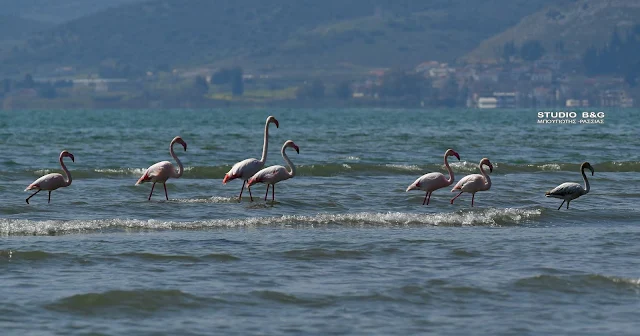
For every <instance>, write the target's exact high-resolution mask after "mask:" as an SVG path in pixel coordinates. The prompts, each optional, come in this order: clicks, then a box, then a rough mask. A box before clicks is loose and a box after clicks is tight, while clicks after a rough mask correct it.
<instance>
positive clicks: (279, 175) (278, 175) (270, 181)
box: [249, 140, 300, 201]
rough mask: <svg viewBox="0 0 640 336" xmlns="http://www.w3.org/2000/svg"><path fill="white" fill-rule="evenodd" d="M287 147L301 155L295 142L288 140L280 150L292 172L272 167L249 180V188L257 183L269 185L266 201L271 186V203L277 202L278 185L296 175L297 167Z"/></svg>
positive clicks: (280, 167) (283, 168)
mask: <svg viewBox="0 0 640 336" xmlns="http://www.w3.org/2000/svg"><path fill="white" fill-rule="evenodd" d="M287 147H291V148H293V149H295V150H296V152H297V153H298V154H300V148H299V147H298V146H297V145H296V144H295V143H293V141H291V140H287V141H286V142H285V143H284V145H282V149H281V150H280V153H282V157H283V158H284V161H285V162H286V163H287V164H288V165H289V168H291V172H289V171H287V168H285V167H284V166H271V167H267V168H264V169H262V170H260V171H259V172H257V173H256V174H255V175H253V176H252V177H251V178H250V179H249V186H252V185H254V184H256V183H265V184H266V185H267V192H266V193H265V194H264V200H265V201H266V200H267V194H269V186H271V187H272V188H271V201H275V198H276V196H275V192H276V183H278V182H280V181H284V180H288V179H290V178H292V177H294V176H295V175H296V167H295V166H294V165H293V163H292V162H291V160H289V157H288V156H287V154H286V153H285V152H284V150H285V149H286V148H287Z"/></svg>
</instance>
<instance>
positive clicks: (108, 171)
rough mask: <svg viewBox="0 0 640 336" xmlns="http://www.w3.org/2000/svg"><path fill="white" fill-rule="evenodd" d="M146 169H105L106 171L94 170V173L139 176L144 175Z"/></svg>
mask: <svg viewBox="0 0 640 336" xmlns="http://www.w3.org/2000/svg"><path fill="white" fill-rule="evenodd" d="M146 170H147V169H146V168H116V169H113V168H107V169H94V170H93V171H95V172H96V173H102V174H126V175H141V174H144V172H145V171H146Z"/></svg>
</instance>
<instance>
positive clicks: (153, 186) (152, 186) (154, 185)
mask: <svg viewBox="0 0 640 336" xmlns="http://www.w3.org/2000/svg"><path fill="white" fill-rule="evenodd" d="M155 187H156V183H155V182H153V185H151V192H150V193H149V198H148V200H149V201H150V200H151V195H153V188H155Z"/></svg>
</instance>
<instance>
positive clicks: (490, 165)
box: [489, 163, 493, 173]
mask: <svg viewBox="0 0 640 336" xmlns="http://www.w3.org/2000/svg"><path fill="white" fill-rule="evenodd" d="M489 171H490V172H492V173H493V165H492V164H491V163H489Z"/></svg>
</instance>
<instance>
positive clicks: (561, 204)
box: [27, 200, 567, 210]
mask: <svg viewBox="0 0 640 336" xmlns="http://www.w3.org/2000/svg"><path fill="white" fill-rule="evenodd" d="M566 201H567V200H563V201H562V203H560V206H559V207H558V210H560V209H561V208H562V206H563V205H564V202H566ZM27 203H28V202H27Z"/></svg>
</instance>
